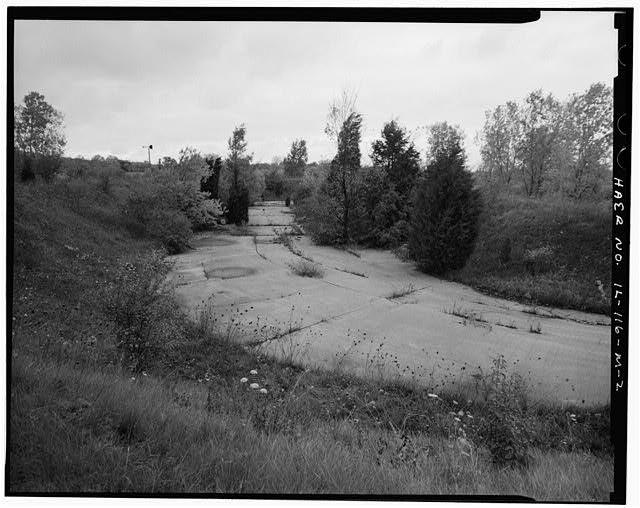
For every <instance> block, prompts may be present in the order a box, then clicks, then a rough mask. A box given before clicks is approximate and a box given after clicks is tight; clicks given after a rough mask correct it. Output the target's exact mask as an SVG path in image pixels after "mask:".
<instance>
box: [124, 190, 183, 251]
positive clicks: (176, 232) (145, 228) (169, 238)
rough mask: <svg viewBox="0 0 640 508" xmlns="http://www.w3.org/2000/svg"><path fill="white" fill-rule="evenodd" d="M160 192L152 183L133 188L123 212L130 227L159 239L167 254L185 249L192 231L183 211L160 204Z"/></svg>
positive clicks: (162, 201) (161, 202)
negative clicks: (141, 188)
mask: <svg viewBox="0 0 640 508" xmlns="http://www.w3.org/2000/svg"><path fill="white" fill-rule="evenodd" d="M163 203H164V200H163V199H162V196H161V193H159V192H156V189H154V188H153V187H145V188H144V190H138V191H135V192H134V193H133V194H132V195H131V196H130V197H129V198H128V199H127V201H126V203H125V206H124V211H123V212H124V215H125V217H126V223H127V226H128V227H129V229H130V230H131V231H132V232H133V233H135V234H138V235H145V236H149V237H151V238H154V239H156V240H158V241H159V242H160V243H161V244H162V245H163V247H165V248H166V249H167V251H168V253H169V254H177V253H179V252H182V251H184V250H185V249H186V247H187V245H188V242H189V239H190V238H191V235H192V229H191V223H190V221H189V219H188V218H187V217H186V216H185V214H183V213H181V212H179V211H178V210H175V209H171V208H168V207H165V206H163Z"/></svg>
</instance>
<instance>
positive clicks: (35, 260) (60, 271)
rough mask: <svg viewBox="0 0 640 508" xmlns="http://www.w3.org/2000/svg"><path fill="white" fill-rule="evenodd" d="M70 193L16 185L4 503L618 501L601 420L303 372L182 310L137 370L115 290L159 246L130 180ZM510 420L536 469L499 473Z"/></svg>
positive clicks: (169, 316)
mask: <svg viewBox="0 0 640 508" xmlns="http://www.w3.org/2000/svg"><path fill="white" fill-rule="evenodd" d="M74 185H75V187H73V186H72V187H65V186H57V187H53V186H41V185H35V186H28V187H22V186H19V187H17V188H16V214H15V224H14V225H15V237H16V257H15V259H16V262H15V266H14V279H13V282H14V292H13V300H12V303H13V333H12V338H11V341H12V342H11V351H12V356H11V389H10V392H11V393H10V401H9V404H10V407H9V409H10V421H9V425H10V427H9V438H10V440H9V450H8V453H9V468H8V471H9V484H8V489H9V492H10V493H12V494H18V493H34V492H57V493H60V492H91V491H93V492H149V493H151V492H220V493H252V494H260V493H292V494H293V493H310V494H340V493H342V494H350V493H351V494H517V495H524V496H530V497H533V498H535V499H538V500H574V501H575V500H583V501H592V500H607V499H608V494H609V491H610V490H611V488H612V481H613V460H612V450H611V445H610V442H609V439H608V432H609V412H608V408H607V407H604V408H566V409H561V408H559V407H553V406H544V405H540V406H530V407H527V408H526V409H523V408H519V409H518V413H517V415H516V414H515V413H514V414H513V415H512V414H511V413H510V412H508V411H507V412H506V413H504V414H503V413H500V414H499V415H498V417H499V419H498V420H491V418H495V417H496V414H495V408H494V409H492V408H491V407H488V406H487V405H486V404H482V403H475V402H471V403H469V402H466V403H463V402H462V401H463V399H461V398H460V397H459V396H458V395H457V394H455V393H453V392H452V393H449V394H444V393H441V394H440V397H439V398H433V397H430V396H429V394H428V392H427V391H426V390H424V389H422V388H420V387H419V386H417V385H411V384H405V383H400V382H396V383H391V382H386V381H380V380H378V381H374V380H367V379H360V378H356V377H353V376H350V375H346V374H345V373H342V372H337V371H336V372H326V371H319V370H303V369H302V368H301V367H300V366H297V365H294V364H291V363H287V362H281V361H277V360H275V359H273V358H269V357H265V356H261V355H259V354H256V353H253V352H252V351H250V350H246V349H244V348H242V347H240V346H238V345H236V344H233V343H228V342H225V341H223V340H221V338H220V336H217V335H216V334H215V333H212V330H207V329H202V328H199V327H198V326H197V325H194V324H193V323H190V322H188V321H186V320H185V319H184V318H183V317H180V316H179V315H178V314H177V313H175V312H166V313H164V318H163V320H161V321H158V323H157V324H158V327H161V328H159V333H160V332H161V336H162V337H165V336H167V337H169V336H170V337H171V338H172V342H171V343H169V342H162V343H160V344H157V345H156V346H157V347H156V348H155V349H153V350H152V353H153V354H151V355H150V356H149V357H148V358H146V359H145V363H144V364H140V363H138V364H136V366H137V367H138V368H140V369H144V370H143V371H137V372H134V371H132V370H130V369H129V368H127V367H130V366H132V364H131V363H130V362H129V361H128V358H127V357H126V355H125V354H124V353H123V349H122V347H121V346H119V345H118V336H119V335H118V333H119V332H118V330H119V324H118V323H117V322H114V320H113V316H110V315H109V314H108V313H106V312H105V310H104V294H105V293H104V291H105V288H108V287H110V285H113V284H116V283H117V282H118V277H117V273H118V268H117V267H118V266H119V264H120V260H121V258H124V259H125V260H126V259H130V258H131V257H132V256H137V255H139V254H140V253H141V252H145V251H147V250H149V249H150V248H151V247H152V244H151V242H149V241H147V240H144V239H142V240H140V239H134V238H132V237H131V236H129V235H128V234H127V233H126V232H125V231H124V229H123V228H122V227H121V223H120V218H119V213H120V212H119V206H118V203H119V196H120V194H119V192H122V193H125V192H126V186H127V182H126V181H115V182H114V186H113V187H114V195H112V196H103V195H102V194H100V193H98V192H97V191H95V188H94V187H93V186H91V187H89V186H87V185H84V184H83V182H75V183H74ZM167 310H170V309H167ZM254 369H255V370H256V371H257V373H256V374H251V370H254ZM243 377H246V378H247V381H248V382H247V383H242V382H241V379H242V378H243ZM254 382H255V383H258V384H259V385H260V387H261V388H264V389H265V390H266V392H267V393H260V392H259V391H258V390H253V389H251V388H250V387H249V385H250V384H251V383H254ZM456 398H457V399H458V400H460V401H461V403H460V405H459V406H456V407H455V409H456V411H458V410H463V411H464V413H465V418H468V420H464V419H463V421H464V422H466V423H465V427H464V428H462V427H461V426H460V425H459V424H458V423H457V422H456V420H455V418H457V416H456V415H457V414H458V413H456V412H454V411H452V409H453V406H454V405H456V404H457V403H455V404H454V400H455V399H456ZM507 409H508V408H507ZM452 413H453V414H452ZM569 413H571V414H572V418H569ZM471 415H473V419H471ZM512 416H513V417H515V416H518V418H519V420H518V422H520V421H522V422H523V423H525V424H526V425H527V426H528V428H529V436H530V437H529V438H528V441H527V443H526V446H525V444H524V443H523V447H525V448H526V449H527V450H528V461H527V463H526V464H525V465H522V464H520V465H518V464H514V463H510V462H508V463H500V464H498V463H494V459H495V448H496V446H498V447H500V446H501V445H500V441H499V440H498V443H497V445H496V442H495V437H493V438H491V439H493V441H492V440H491V439H488V438H487V437H486V435H485V434H483V432H484V433H486V428H485V430H483V427H482V425H480V422H483V421H485V420H486V421H488V422H491V421H495V422H497V423H500V422H501V421H502V420H505V421H506V420H509V419H510V418H512ZM501 419H502V420H501ZM474 421H475V422H478V426H477V428H476V424H475V423H473V422H474ZM485 427H486V426H485ZM463 430H464V431H465V434H464V435H465V436H467V439H465V440H464V441H462V440H461V439H460V438H461V437H463V433H462V432H461V431H463Z"/></svg>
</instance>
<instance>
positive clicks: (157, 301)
mask: <svg viewBox="0 0 640 508" xmlns="http://www.w3.org/2000/svg"><path fill="white" fill-rule="evenodd" d="M164 257H165V253H164V252H163V251H160V250H158V251H153V252H151V253H150V254H145V255H138V256H136V257H133V258H132V259H130V260H128V261H123V262H122V263H120V265H119V266H118V267H117V268H116V271H115V277H114V279H113V282H111V283H110V284H108V285H107V286H106V288H105V294H104V299H103V301H104V306H105V312H106V314H107V315H108V316H109V317H110V318H111V319H112V320H113V321H114V323H115V325H116V346H117V348H118V350H119V351H120V354H121V358H122V362H123V363H124V364H125V365H127V366H128V367H130V368H132V369H133V370H134V371H142V370H145V369H148V368H149V367H150V366H151V364H152V363H153V361H154V360H155V359H157V358H159V357H160V353H161V351H166V350H170V349H171V347H172V346H174V345H176V344H177V343H179V342H180V341H181V339H182V336H183V334H184V330H185V328H184V326H183V325H184V321H183V319H182V318H181V314H180V313H179V311H178V310H177V308H176V306H175V304H174V302H173V298H172V295H171V293H170V292H169V291H168V290H167V289H166V288H165V287H164V284H165V278H166V275H167V273H168V272H169V269H170V265H169V264H168V263H167V262H166V261H165V259H164Z"/></svg>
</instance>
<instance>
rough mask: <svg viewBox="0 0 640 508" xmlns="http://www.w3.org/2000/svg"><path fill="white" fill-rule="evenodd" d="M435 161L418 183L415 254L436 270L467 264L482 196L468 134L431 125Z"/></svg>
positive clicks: (428, 269) (413, 229)
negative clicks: (465, 143) (469, 161)
mask: <svg viewBox="0 0 640 508" xmlns="http://www.w3.org/2000/svg"><path fill="white" fill-rule="evenodd" d="M430 139H431V146H430V162H429V164H428V166H427V169H426V172H425V174H424V175H423V176H422V177H421V178H420V179H419V180H418V183H417V185H416V189H415V193H414V197H413V203H414V204H413V208H412V211H411V222H410V233H409V253H410V255H411V257H412V258H413V259H414V261H415V262H416V264H417V265H418V268H419V269H420V270H422V271H424V272H427V273H431V274H434V275H438V274H442V273H444V272H446V271H447V270H454V269H458V268H462V267H463V266H464V264H465V262H466V261H467V259H468V258H469V256H470V255H471V253H472V251H473V247H474V243H475V239H476V236H477V230H478V216H479V214H480V209H481V201H480V195H479V192H478V191H477V190H475V189H474V188H473V178H472V176H471V173H470V172H469V171H467V170H466V168H465V155H464V149H463V147H462V134H461V133H460V131H459V130H457V129H456V128H454V127H451V126H449V125H447V124H446V123H444V124H437V125H435V126H433V127H432V129H431V136H430Z"/></svg>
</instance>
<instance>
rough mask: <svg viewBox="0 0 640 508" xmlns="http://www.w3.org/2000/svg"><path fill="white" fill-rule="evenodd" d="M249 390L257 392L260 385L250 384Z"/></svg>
mask: <svg viewBox="0 0 640 508" xmlns="http://www.w3.org/2000/svg"><path fill="white" fill-rule="evenodd" d="M249 388H251V389H252V390H257V389H258V388H260V385H259V384H258V383H251V384H250V385H249Z"/></svg>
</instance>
